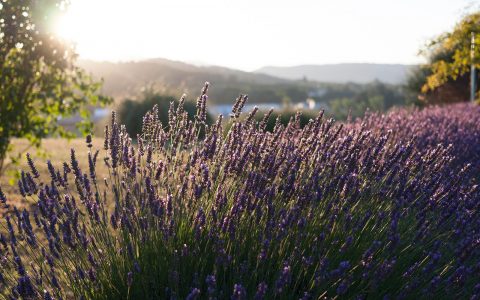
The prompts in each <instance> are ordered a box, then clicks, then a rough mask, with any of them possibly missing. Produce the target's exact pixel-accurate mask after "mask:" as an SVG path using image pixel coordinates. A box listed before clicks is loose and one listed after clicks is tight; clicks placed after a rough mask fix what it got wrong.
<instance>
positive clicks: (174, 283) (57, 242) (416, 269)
mask: <svg viewBox="0 0 480 300" xmlns="http://www.w3.org/2000/svg"><path fill="white" fill-rule="evenodd" d="M207 92H208V84H206V85H205V87H204V88H203V89H202V92H201V95H200V97H199V98H198V101H197V108H198V111H197V114H196V116H195V119H194V120H189V119H188V115H187V114H186V112H185V111H184V110H183V106H182V103H183V101H184V98H182V101H180V105H179V106H178V107H174V105H173V104H172V105H171V107H170V110H169V122H168V124H161V122H160V121H159V119H158V112H157V111H156V108H154V109H153V110H152V111H151V112H150V113H148V114H147V115H146V116H145V117H144V119H143V124H144V125H143V130H142V134H141V135H139V136H138V137H137V143H136V144H134V143H133V142H132V139H131V137H129V136H128V135H127V133H126V130H125V128H124V127H123V126H121V125H119V124H118V123H117V120H116V116H115V114H113V115H112V121H111V123H110V124H109V125H108V126H107V127H106V129H105V143H104V150H103V151H101V152H98V151H96V150H94V149H93V147H92V144H91V140H90V139H88V140H87V146H88V149H89V150H88V151H89V155H88V166H89V168H88V170H82V169H81V167H80V164H79V162H78V161H77V158H76V152H75V150H71V161H70V162H65V163H64V164H63V165H53V164H52V163H48V169H49V172H50V175H51V176H50V178H48V179H45V178H43V179H42V178H41V176H40V175H39V173H38V171H37V170H36V167H35V163H34V161H33V160H32V158H31V157H30V156H29V157H28V164H29V166H30V170H29V171H25V172H23V173H22V176H21V180H20V181H19V183H18V187H19V193H21V194H22V196H23V197H25V198H27V199H28V200H33V201H34V202H35V205H34V206H33V207H32V208H31V209H28V210H23V211H19V210H17V209H16V208H14V207H13V209H12V213H11V214H9V215H6V216H5V221H4V222H3V223H2V226H3V229H2V230H1V232H2V235H1V236H0V243H1V246H0V255H1V261H0V263H1V265H2V267H1V269H0V272H1V273H0V293H1V296H0V298H5V299H18V298H24V299H34V298H40V297H43V298H44V299H68V298H76V299H229V298H230V299H322V298H324V299H330V298H355V299H366V298H383V299H397V298H400V299H406V298H414V297H422V298H434V297H440V298H450V299H460V298H461V299H468V298H471V299H478V298H479V296H480V279H479V277H478V274H479V272H480V253H479V249H480V247H479V246H480V245H479V244H480V233H479V232H480V231H479V229H480V214H479V213H478V211H479V205H480V202H479V201H478V199H479V191H478V189H477V187H476V186H474V185H471V184H470V183H469V182H470V181H471V173H470V172H469V168H468V167H467V166H465V167H462V168H460V169H459V170H457V171H456V172H452V168H454V167H456V166H457V165H458V161H457V158H456V157H455V156H454V155H453V154H454V153H455V152H454V151H453V152H452V149H451V147H448V146H447V147H446V146H444V145H442V144H438V143H437V142H435V143H429V142H425V144H420V141H421V139H422V138H428V135H426V134H425V135H423V136H422V135H421V134H422V132H425V130H427V129H425V127H426V126H427V125H428V126H430V127H428V128H443V127H441V125H439V124H442V122H443V121H442V118H441V116H442V115H446V114H445V113H444V112H443V111H441V109H437V108H436V109H432V110H425V111H421V112H414V113H413V115H414V116H413V117H412V120H417V118H421V117H420V116H423V117H425V118H431V119H430V120H431V122H432V123H438V124H437V126H435V124H433V125H429V124H430V123H429V122H427V121H425V122H424V123H422V124H424V126H422V127H417V124H413V122H406V121H398V122H395V121H394V120H395V118H396V115H395V113H394V114H392V115H389V116H388V117H387V119H385V120H384V119H382V117H380V116H371V117H368V118H367V119H366V120H365V122H358V123H354V124H348V125H347V126H345V127H344V126H342V124H336V123H334V122H333V121H332V120H324V119H323V117H322V114H319V116H318V117H317V118H316V119H313V120H311V121H310V122H309V123H308V125H307V126H305V127H304V128H300V123H299V116H298V115H297V117H295V118H292V120H291V121H290V123H288V124H287V125H286V126H284V125H282V124H281V123H280V122H277V124H276V126H275V128H274V130H273V132H268V131H266V130H265V126H266V123H267V120H268V117H269V114H266V115H265V117H264V119H263V120H262V121H260V122H258V121H255V118H254V117H255V116H254V115H255V113H258V112H257V110H254V111H253V112H250V113H248V114H247V115H242V109H243V105H244V104H245V102H246V101H247V97H246V96H243V95H242V96H240V97H239V98H238V99H237V101H236V103H235V105H234V107H233V110H232V114H231V116H228V117H227V118H225V120H223V119H222V117H221V116H220V117H219V118H218V120H217V122H216V123H215V124H214V125H212V126H207V125H205V111H206V105H207V104H206V102H207V99H208V96H207ZM449 110H450V111H457V110H459V111H462V110H464V107H462V106H458V107H452V108H451V109H449ZM453 114H455V115H456V116H457V119H456V120H454V119H452V120H453V121H455V122H456V125H454V126H457V132H468V131H469V130H470V129H468V128H462V126H467V125H468V124H470V123H468V122H466V121H465V120H463V119H462V115H461V112H453ZM398 115H399V117H398V118H402V116H406V113H405V112H398ZM447 115H448V114H447ZM477 115H478V113H477ZM388 118H389V119H391V120H392V123H390V122H389V121H387V120H389V119H388ZM442 126H443V125H442ZM469 126H470V125H469ZM471 126H473V125H471ZM403 127H406V128H403ZM225 128H228V130H227V129H225ZM448 128H451V127H448ZM389 129H391V130H389ZM442 130H445V132H443V133H434V134H437V135H438V136H442V135H447V134H448V132H450V131H448V130H446V129H444V128H443V129H442ZM449 130H450V129H449ZM452 130H453V129H452ZM201 131H203V132H204V133H205V135H204V138H201V139H200V138H199V136H200V134H199V133H200V132H201ZM414 135H416V136H417V139H412V138H413V137H414ZM400 136H401V138H399V137H400ZM397 137H398V138H397ZM449 141H452V142H453V143H455V142H459V143H463V142H462V141H461V140H460V138H458V140H457V138H454V139H453V140H449ZM476 141H477V140H472V143H474V142H476ZM469 146H473V147H478V143H477V144H475V145H473V144H472V145H469ZM453 147H455V146H453ZM100 163H103V164H106V166H107V167H108V170H109V174H110V176H109V177H108V178H105V179H103V178H98V176H97V172H96V166H97V165H98V164H100ZM0 200H1V201H2V202H3V205H12V204H11V203H9V202H8V200H7V199H6V197H5V195H4V194H3V193H1V192H0Z"/></svg>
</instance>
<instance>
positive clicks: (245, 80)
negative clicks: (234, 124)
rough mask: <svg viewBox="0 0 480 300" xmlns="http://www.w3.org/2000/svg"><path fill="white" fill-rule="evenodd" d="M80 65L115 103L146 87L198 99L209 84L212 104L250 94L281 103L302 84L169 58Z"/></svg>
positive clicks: (261, 100)
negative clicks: (99, 81) (284, 96)
mask: <svg viewBox="0 0 480 300" xmlns="http://www.w3.org/2000/svg"><path fill="white" fill-rule="evenodd" d="M79 65H80V67H82V68H84V69H86V70H87V72H90V73H92V75H93V76H94V77H95V78H97V79H98V78H103V79H104V86H103V93H105V94H107V95H109V96H112V97H114V98H116V100H122V99H124V98H138V97H140V96H141V94H142V91H143V90H145V89H146V88H150V89H153V90H155V91H157V92H161V93H164V94H171V95H176V96H180V95H181V94H182V93H187V94H188V96H189V98H190V99H193V100H195V98H196V96H197V95H198V93H199V92H200V90H201V88H202V86H203V83H204V82H205V81H209V82H210V83H211V85H212V88H211V91H210V93H209V96H210V100H211V101H212V102H213V103H232V102H233V101H234V100H235V98H236V97H238V95H239V94H240V93H248V94H249V95H250V98H251V99H252V100H253V101H255V102H272V101H273V102H276V101H280V100H281V98H282V97H283V94H282V93H283V92H284V90H285V89H287V88H291V87H297V86H298V85H299V84H297V83H295V82H293V81H290V80H285V79H280V78H276V77H272V76H270V75H265V74H256V73H250V72H243V71H238V70H232V69H228V68H222V67H210V66H209V67H199V66H194V65H190V64H186V63H182V62H177V61H170V60H166V59H149V60H143V61H136V62H119V63H112V62H97V61H90V60H81V61H79ZM291 100H293V101H303V100H304V99H298V100H297V99H291Z"/></svg>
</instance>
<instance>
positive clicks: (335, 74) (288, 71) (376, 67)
mask: <svg viewBox="0 0 480 300" xmlns="http://www.w3.org/2000/svg"><path fill="white" fill-rule="evenodd" d="M412 67H414V66H413V65H400V64H366V63H344V64H331V65H301V66H293V67H270V66H269V67H263V68H261V69H259V70H257V71H255V73H257V74H268V75H271V76H276V77H280V78H284V79H291V80H300V79H303V78H307V79H308V80H313V81H320V82H332V83H347V82H353V83H359V84H365V83H370V82H373V81H375V80H378V81H381V82H383V83H389V84H401V83H403V82H405V79H406V77H407V75H408V72H409V70H410V69H411V68H412Z"/></svg>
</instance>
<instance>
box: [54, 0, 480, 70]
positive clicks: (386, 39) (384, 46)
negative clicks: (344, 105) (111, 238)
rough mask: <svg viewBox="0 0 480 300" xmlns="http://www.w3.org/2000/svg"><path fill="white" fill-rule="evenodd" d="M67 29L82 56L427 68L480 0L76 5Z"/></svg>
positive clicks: (112, 0)
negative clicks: (446, 35)
mask: <svg viewBox="0 0 480 300" xmlns="http://www.w3.org/2000/svg"><path fill="white" fill-rule="evenodd" d="M71 1H72V4H71V6H70V8H69V10H68V12H67V14H66V15H65V17H64V18H63V19H62V20H61V21H60V22H59V24H58V27H57V28H58V32H59V33H60V34H61V35H62V36H63V37H66V38H68V39H70V40H72V41H74V42H75V43H76V45H77V52H78V53H79V54H80V57H81V58H86V59H94V60H110V61H119V60H120V61H125V60H139V59H144V58H155V57H161V58H167V59H173V60H180V61H186V62H193V63H202V64H213V65H220V66H227V67H231V68H237V69H241V70H247V71H251V70H255V69H258V68H260V67H262V66H266V65H275V66H289V65H298V64H325V63H340V62H373V63H405V64H410V63H418V62H421V61H422V60H421V58H420V57H417V52H418V50H419V48H420V47H421V46H422V45H423V44H424V43H425V42H426V40H427V39H429V38H432V37H434V36H435V35H437V34H439V33H441V32H444V31H446V30H450V29H451V28H452V27H453V26H454V25H455V23H456V22H458V21H459V20H460V18H461V16H462V15H464V14H465V13H466V12H468V11H471V10H473V9H474V8H477V9H478V8H479V5H478V4H479V3H478V0H477V1H472V0H295V1H287V0H236V1H233V0H201V1H200V0H135V1H131V0H71Z"/></svg>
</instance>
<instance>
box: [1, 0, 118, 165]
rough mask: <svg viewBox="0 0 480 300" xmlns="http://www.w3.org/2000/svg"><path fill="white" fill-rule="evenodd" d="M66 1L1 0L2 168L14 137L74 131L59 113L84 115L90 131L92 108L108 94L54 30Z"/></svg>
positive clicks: (84, 124)
mask: <svg viewBox="0 0 480 300" xmlns="http://www.w3.org/2000/svg"><path fill="white" fill-rule="evenodd" d="M66 5H68V3H67V2H60V1H54V0H38V1H34V0H8V1H2V2H0V172H1V171H2V169H3V168H2V167H3V165H4V160H5V158H6V154H7V152H8V150H9V148H10V141H11V139H12V137H26V138H28V139H29V141H30V142H31V144H32V145H35V146H38V145H39V144H40V141H41V139H42V138H44V137H46V136H49V135H53V134H57V135H60V136H68V135H71V134H72V133H70V132H68V131H67V130H66V129H65V128H63V127H62V126H60V125H59V124H58V120H59V118H64V117H68V116H72V115H75V114H80V115H81V116H82V119H83V121H82V122H80V124H78V126H79V129H80V130H82V131H88V130H90V128H91V125H92V124H91V123H90V121H89V118H88V117H89V115H90V110H89V108H91V107H92V106H95V105H105V104H107V103H109V102H110V99H109V98H107V97H103V96H100V95H98V93H97V92H98V90H99V88H100V83H98V82H94V81H93V80H92V79H91V78H90V77H89V76H88V75H87V74H85V72H84V71H83V70H82V69H80V68H78V67H76V66H75V65H74V62H75V59H76V54H75V51H74V48H73V47H72V45H70V44H69V43H66V42H65V41H62V40H60V39H58V38H56V37H55V36H54V35H53V34H52V24H53V23H54V21H55V18H56V17H58V16H59V14H60V13H61V12H62V9H64V8H65V6H66Z"/></svg>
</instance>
